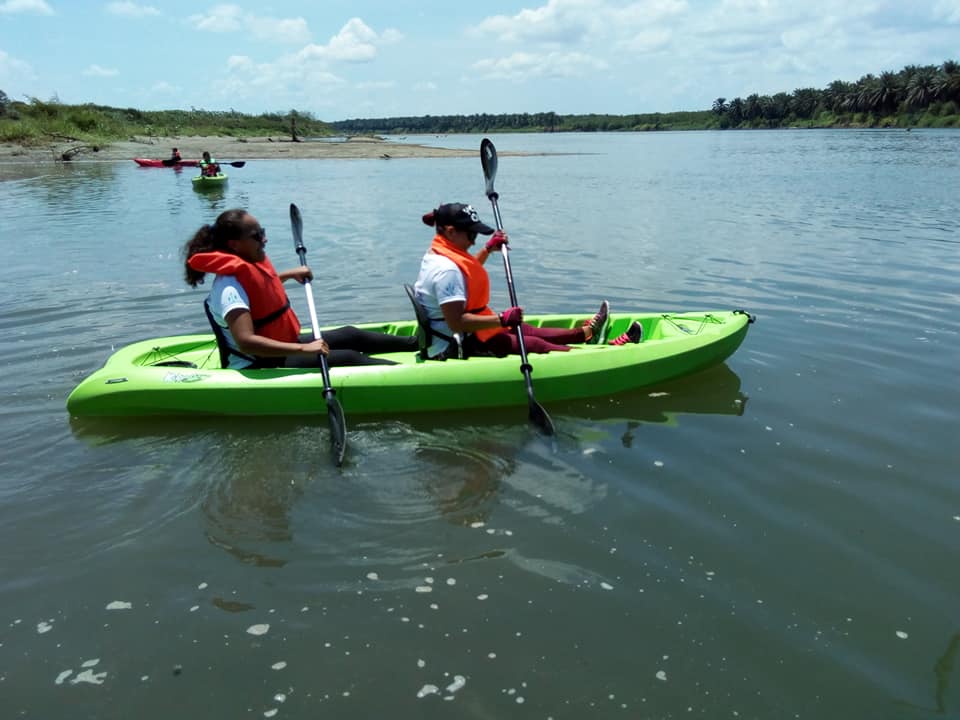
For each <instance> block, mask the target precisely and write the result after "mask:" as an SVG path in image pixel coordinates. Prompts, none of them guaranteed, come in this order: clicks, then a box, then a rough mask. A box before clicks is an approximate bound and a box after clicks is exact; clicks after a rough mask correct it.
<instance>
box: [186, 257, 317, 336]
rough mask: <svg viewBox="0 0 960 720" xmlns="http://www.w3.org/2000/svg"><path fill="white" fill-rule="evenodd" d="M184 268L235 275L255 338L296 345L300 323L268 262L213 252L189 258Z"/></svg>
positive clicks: (271, 264) (268, 259)
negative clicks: (256, 336)
mask: <svg viewBox="0 0 960 720" xmlns="http://www.w3.org/2000/svg"><path fill="white" fill-rule="evenodd" d="M187 264H188V265H189V266H190V267H191V268H193V269H194V270H199V271H202V272H209V273H216V274H217V275H235V276H236V277H237V279H238V280H239V281H240V284H241V285H242V286H243V289H244V290H245V291H246V293H247V298H248V299H249V300H250V315H251V316H252V317H253V327H254V329H255V330H256V331H257V334H258V335H263V336H265V337H268V338H272V339H274V340H280V341H282V342H297V341H298V339H299V337H300V320H299V319H298V318H297V314H296V313H295V312H294V311H293V308H292V307H290V300H289V299H288V298H287V293H286V292H285V291H284V289H283V282H281V280H280V276H279V275H277V271H276V269H275V268H274V267H273V263H271V262H270V258H267V257H265V258H264V259H263V260H262V261H261V262H256V263H252V262H248V261H246V260H244V259H243V258H241V257H238V256H237V255H234V254H232V253H227V252H222V251H219V250H214V251H212V252H202V253H196V254H195V255H191V256H190V258H189V259H188V260H187Z"/></svg>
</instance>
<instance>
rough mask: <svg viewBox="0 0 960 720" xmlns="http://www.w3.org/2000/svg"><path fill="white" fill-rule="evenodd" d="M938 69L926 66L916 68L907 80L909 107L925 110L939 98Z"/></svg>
mask: <svg viewBox="0 0 960 720" xmlns="http://www.w3.org/2000/svg"><path fill="white" fill-rule="evenodd" d="M936 80H937V68H936V66H934V65H924V66H923V67H919V68H915V69H914V72H913V73H912V74H911V75H910V77H909V79H908V80H907V95H906V101H907V105H908V106H909V107H912V108H925V107H927V106H928V105H929V104H930V103H931V102H933V100H934V99H935V98H936V97H937V87H936V85H937V82H936Z"/></svg>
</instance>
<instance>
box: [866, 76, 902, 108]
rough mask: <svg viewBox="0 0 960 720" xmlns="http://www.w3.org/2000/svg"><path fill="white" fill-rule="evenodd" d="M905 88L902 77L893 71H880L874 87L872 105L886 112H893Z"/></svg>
mask: <svg viewBox="0 0 960 720" xmlns="http://www.w3.org/2000/svg"><path fill="white" fill-rule="evenodd" d="M902 95H903V88H902V86H901V84H900V77H899V76H898V75H896V74H894V73H892V72H888V71H884V72H882V73H880V78H879V80H878V81H877V84H876V87H875V89H874V97H873V103H872V105H873V106H874V107H875V108H876V109H877V110H879V111H880V112H884V113H891V112H893V111H894V110H896V109H897V105H899V104H900V100H901V99H902Z"/></svg>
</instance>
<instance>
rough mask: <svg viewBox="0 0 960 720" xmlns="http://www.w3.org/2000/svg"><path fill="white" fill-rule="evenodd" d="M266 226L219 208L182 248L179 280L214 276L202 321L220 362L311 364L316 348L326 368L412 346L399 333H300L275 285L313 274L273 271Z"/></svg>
mask: <svg viewBox="0 0 960 720" xmlns="http://www.w3.org/2000/svg"><path fill="white" fill-rule="evenodd" d="M266 244H267V232H266V230H264V229H263V227H261V225H260V223H259V222H258V221H257V219H256V218H255V217H254V216H253V215H251V214H250V213H248V212H247V211H246V210H241V209H235V210H226V211H224V212H223V213H221V214H220V216H219V217H217V219H216V222H214V224H213V225H204V226H203V227H201V228H200V229H199V230H197V232H196V233H195V234H194V236H193V237H192V238H191V239H190V240H188V241H187V242H186V244H185V245H184V247H183V256H184V261H185V262H184V268H185V277H186V281H187V284H188V285H190V286H191V287H196V286H197V285H199V284H202V283H203V281H204V276H205V274H206V273H208V272H209V273H214V274H215V275H216V277H215V278H214V281H213V286H212V287H211V289H210V294H209V295H208V296H207V299H206V300H205V301H204V309H205V310H206V313H207V319H208V320H209V321H210V325H211V327H213V330H214V334H215V335H216V336H217V345H218V346H219V348H220V360H221V364H222V365H223V367H228V368H232V369H243V368H247V369H255V368H268V367H311V368H312V367H319V366H320V354H321V353H322V354H324V355H327V356H328V358H329V363H330V365H331V367H336V366H343V365H394V364H395V363H394V362H392V361H390V360H386V359H383V358H375V357H370V356H369V355H368V353H387V352H404V351H408V350H409V351H413V350H416V348H417V338H416V337H399V336H396V335H388V334H386V333H378V332H371V331H368V330H360V329H359V328H356V327H353V326H352V325H348V326H345V327H341V328H337V329H335V330H327V331H324V333H323V339H322V340H314V339H313V336H312V334H310V335H307V336H303V337H301V334H300V320H299V319H298V318H297V315H296V313H295V312H294V311H293V308H291V307H290V301H289V299H288V298H287V294H286V292H285V291H284V289H283V283H284V281H286V280H290V279H294V280H296V281H298V282H301V283H302V282H305V281H308V280H312V279H313V273H312V272H311V270H310V268H309V267H307V266H305V265H302V266H300V267H297V268H293V269H292V270H286V271H284V272H281V273H278V272H277V271H276V269H275V268H274V266H273V263H271V262H270V259H269V258H268V257H267V255H266V252H265V251H264V246H265V245H266Z"/></svg>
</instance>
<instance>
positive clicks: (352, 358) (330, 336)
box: [283, 325, 419, 368]
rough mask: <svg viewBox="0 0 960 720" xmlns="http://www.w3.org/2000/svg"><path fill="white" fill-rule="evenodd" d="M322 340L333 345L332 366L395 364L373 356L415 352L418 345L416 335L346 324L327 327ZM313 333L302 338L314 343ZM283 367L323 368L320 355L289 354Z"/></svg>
mask: <svg viewBox="0 0 960 720" xmlns="http://www.w3.org/2000/svg"><path fill="white" fill-rule="evenodd" d="M323 339H324V340H326V341H327V345H329V346H330V354H329V355H327V364H328V365H329V366H330V367H345V366H347V365H396V364H397V363H395V362H393V360H386V359H385V358H376V357H370V354H374V353H389V352H405V351H408V350H409V351H410V352H415V351H416V350H417V348H418V347H419V345H418V342H417V338H416V336H411V337H401V336H398V335H390V334H388V333H379V332H372V331H370V330H361V329H360V328H356V327H354V326H353V325H346V326H344V327H340V328H337V329H336V330H325V331H324V332H323ZM312 341H313V333H311V334H310V335H303V336H301V337H300V342H312ZM283 366H284V367H299V368H312V367H320V356H319V355H288V356H287V357H286V359H285V361H284V363H283Z"/></svg>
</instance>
